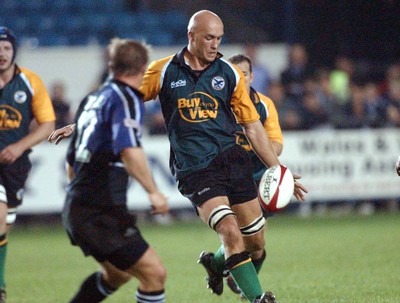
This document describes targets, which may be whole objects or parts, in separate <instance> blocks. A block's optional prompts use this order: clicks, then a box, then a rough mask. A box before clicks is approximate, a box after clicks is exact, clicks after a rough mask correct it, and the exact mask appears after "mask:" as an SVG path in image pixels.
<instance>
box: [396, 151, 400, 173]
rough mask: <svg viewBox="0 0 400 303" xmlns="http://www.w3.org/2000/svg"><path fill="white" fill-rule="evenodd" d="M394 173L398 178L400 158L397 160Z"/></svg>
mask: <svg viewBox="0 0 400 303" xmlns="http://www.w3.org/2000/svg"><path fill="white" fill-rule="evenodd" d="M396 172H397V175H398V176H400V156H399V157H398V158H397V162H396Z"/></svg>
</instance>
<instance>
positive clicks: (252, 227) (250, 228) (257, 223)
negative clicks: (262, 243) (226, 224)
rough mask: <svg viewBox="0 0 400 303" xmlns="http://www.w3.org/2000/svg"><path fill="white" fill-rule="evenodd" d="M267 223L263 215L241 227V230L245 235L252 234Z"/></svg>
mask: <svg viewBox="0 0 400 303" xmlns="http://www.w3.org/2000/svg"><path fill="white" fill-rule="evenodd" d="M264 225H265V218H264V217H263V216H262V215H261V216H260V217H258V218H257V219H255V220H254V221H253V222H251V223H250V224H249V225H246V226H243V227H241V228H240V232H241V233H242V235H243V236H252V235H254V234H256V233H258V232H259V231H260V230H262V229H263V227H264Z"/></svg>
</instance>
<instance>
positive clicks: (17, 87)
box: [0, 66, 56, 150]
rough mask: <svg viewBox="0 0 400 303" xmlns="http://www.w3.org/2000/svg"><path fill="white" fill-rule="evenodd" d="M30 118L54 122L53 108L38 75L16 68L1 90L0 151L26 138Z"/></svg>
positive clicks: (42, 121)
mask: <svg viewBox="0 0 400 303" xmlns="http://www.w3.org/2000/svg"><path fill="white" fill-rule="evenodd" d="M33 119H35V120H36V121H37V122H38V123H44V122H51V121H55V120H56V116H55V114H54V109H53V105H52V103H51V99H50V97H49V94H48V92H47V90H46V87H45V86H44V84H43V82H42V80H41V79H40V78H39V76H38V75H36V74H35V73H33V72H32V71H30V70H28V69H26V68H22V67H18V66H16V67H15V75H14V77H13V78H12V80H11V81H10V82H9V83H7V84H6V86H4V87H3V88H2V89H0V150H2V149H3V148H4V147H6V146H8V145H10V144H12V143H15V142H17V141H19V140H21V139H22V138H23V137H25V136H27V135H28V134H29V126H30V123H31V121H32V120H33Z"/></svg>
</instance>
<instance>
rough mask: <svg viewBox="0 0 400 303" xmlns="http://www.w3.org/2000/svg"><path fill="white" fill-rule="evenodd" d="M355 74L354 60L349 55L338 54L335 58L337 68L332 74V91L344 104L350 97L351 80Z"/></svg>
mask: <svg viewBox="0 0 400 303" xmlns="http://www.w3.org/2000/svg"><path fill="white" fill-rule="evenodd" d="M353 74H354V63H353V61H352V60H351V59H350V58H348V57H345V56H338V57H337V58H336V59H335V69H334V70H333V71H332V72H331V75H330V83H331V90H332V93H333V94H334V95H335V96H336V97H337V98H338V100H339V102H341V103H342V104H343V103H345V102H347V101H348V100H349V98H350V80H351V77H352V76H353Z"/></svg>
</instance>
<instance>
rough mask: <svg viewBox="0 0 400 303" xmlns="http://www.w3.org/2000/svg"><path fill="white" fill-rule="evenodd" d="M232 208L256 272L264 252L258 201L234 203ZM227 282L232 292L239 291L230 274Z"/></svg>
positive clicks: (263, 226)
mask: <svg viewBox="0 0 400 303" xmlns="http://www.w3.org/2000/svg"><path fill="white" fill-rule="evenodd" d="M232 209H234V210H235V212H236V213H237V214H238V221H239V222H240V223H239V226H240V230H241V233H242V234H243V239H244V243H245V247H246V250H247V251H248V252H250V256H251V259H252V262H253V265H254V267H255V269H256V272H257V273H259V271H260V269H261V267H262V264H263V262H264V260H265V257H266V253H265V249H264V245H265V239H264V230H265V220H264V218H263V216H262V215H261V214H260V212H259V211H258V202H257V203H256V202H255V201H254V200H252V201H251V202H248V203H241V204H235V205H233V206H232ZM227 284H228V286H229V288H230V289H231V290H232V291H233V292H235V293H237V294H240V293H241V290H240V289H239V287H238V286H237V285H236V283H235V281H234V279H233V277H232V276H231V275H229V276H228V277H227Z"/></svg>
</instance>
